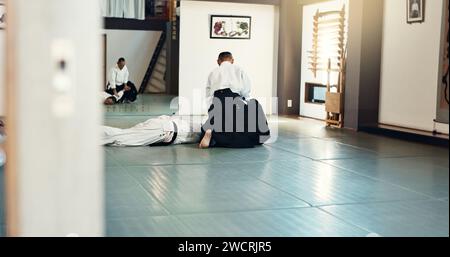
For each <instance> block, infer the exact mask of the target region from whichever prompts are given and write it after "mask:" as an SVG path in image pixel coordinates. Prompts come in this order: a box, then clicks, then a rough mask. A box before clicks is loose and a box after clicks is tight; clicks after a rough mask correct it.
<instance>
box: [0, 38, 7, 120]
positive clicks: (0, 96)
mask: <svg viewBox="0 0 450 257" xmlns="http://www.w3.org/2000/svg"><path fill="white" fill-rule="evenodd" d="M5 36H6V32H5V30H0V64H2V65H0V117H2V116H4V115H5V83H6V81H5V65H3V64H4V63H5V62H6V60H5Z"/></svg>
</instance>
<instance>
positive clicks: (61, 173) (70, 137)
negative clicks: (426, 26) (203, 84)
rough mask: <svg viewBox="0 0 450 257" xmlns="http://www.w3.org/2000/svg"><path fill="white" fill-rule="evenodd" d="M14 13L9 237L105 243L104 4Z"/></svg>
mask: <svg viewBox="0 0 450 257" xmlns="http://www.w3.org/2000/svg"><path fill="white" fill-rule="evenodd" d="M7 8H8V21H7V23H8V24H7V26H8V28H7V74H6V76H7V81H8V83H7V87H8V88H7V92H8V99H7V102H8V104H7V122H8V124H7V126H8V128H7V129H8V131H7V133H8V139H7V157H8V159H7V166H6V184H7V185H6V188H7V210H6V212H7V221H6V222H7V234H8V235H9V236H66V235H70V234H71V235H74V234H75V235H79V236H102V235H103V233H104V232H103V231H104V213H103V209H104V207H103V161H102V160H103V157H102V151H101V148H100V146H99V145H100V133H99V132H100V126H99V124H100V123H101V105H100V102H99V97H98V91H99V89H100V88H101V61H100V60H101V51H100V48H101V34H100V29H101V15H100V10H99V4H98V1H92V0H33V1H30V0H8V2H7Z"/></svg>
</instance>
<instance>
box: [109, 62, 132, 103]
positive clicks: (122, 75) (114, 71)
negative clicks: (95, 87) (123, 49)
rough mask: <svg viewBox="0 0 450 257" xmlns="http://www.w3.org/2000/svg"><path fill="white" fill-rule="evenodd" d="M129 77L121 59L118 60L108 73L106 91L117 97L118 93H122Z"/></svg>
mask: <svg viewBox="0 0 450 257" xmlns="http://www.w3.org/2000/svg"><path fill="white" fill-rule="evenodd" d="M129 76H130V74H129V72H128V68H127V66H126V63H125V59H124V58H123V57H121V58H119V60H118V61H117V64H116V65H115V66H114V67H113V68H111V70H110V73H109V80H108V86H107V89H106V90H107V91H112V93H113V94H114V95H115V96H118V92H120V91H122V90H123V89H124V87H125V85H126V83H127V82H128V77H129Z"/></svg>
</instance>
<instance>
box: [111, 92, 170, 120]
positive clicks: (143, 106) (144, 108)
mask: <svg viewBox="0 0 450 257" xmlns="http://www.w3.org/2000/svg"><path fill="white" fill-rule="evenodd" d="M175 98H176V96H172V95H155V94H143V95H138V98H137V99H136V101H135V102H133V103H129V104H116V105H111V106H105V113H106V117H111V116H136V115H137V116H140V115H171V114H174V113H175V112H177V111H178V101H177V100H176V99H175ZM172 100H174V101H173V103H172V105H171V101H172Z"/></svg>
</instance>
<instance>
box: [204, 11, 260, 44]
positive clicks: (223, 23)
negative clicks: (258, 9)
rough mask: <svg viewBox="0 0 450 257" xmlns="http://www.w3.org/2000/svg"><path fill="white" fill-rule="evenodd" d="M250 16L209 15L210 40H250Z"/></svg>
mask: <svg viewBox="0 0 450 257" xmlns="http://www.w3.org/2000/svg"><path fill="white" fill-rule="evenodd" d="M251 20H252V18H251V17H250V16H230V15H211V24H210V28H211V33H210V38H222V39H250V37H251Z"/></svg>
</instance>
